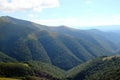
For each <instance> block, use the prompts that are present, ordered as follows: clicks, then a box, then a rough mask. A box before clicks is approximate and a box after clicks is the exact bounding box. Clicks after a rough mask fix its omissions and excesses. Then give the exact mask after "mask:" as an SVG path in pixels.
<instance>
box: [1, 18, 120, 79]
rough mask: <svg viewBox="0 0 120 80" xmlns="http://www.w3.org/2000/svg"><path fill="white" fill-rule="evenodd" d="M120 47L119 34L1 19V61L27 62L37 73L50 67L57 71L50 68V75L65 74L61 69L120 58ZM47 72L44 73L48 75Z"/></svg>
mask: <svg viewBox="0 0 120 80" xmlns="http://www.w3.org/2000/svg"><path fill="white" fill-rule="evenodd" d="M119 44H120V33H119V30H118V31H117V32H115V31H112V32H111V31H110V32H105V31H100V30H97V29H90V30H80V29H74V28H69V27H67V26H58V27H51V26H45V25H40V24H36V23H33V22H29V21H25V20H20V19H16V18H12V17H9V16H2V17H0V61H1V62H27V63H28V64H29V65H30V67H32V68H34V69H35V68H39V66H41V65H42V64H43V65H45V68H48V67H46V65H47V66H48V65H50V66H54V67H53V69H52V67H49V68H48V71H51V70H58V71H59V72H58V75H60V74H62V73H64V71H62V70H61V69H63V70H70V69H71V68H73V67H76V66H78V65H80V64H82V63H84V62H86V61H88V60H90V59H94V58H97V57H101V56H113V55H119V54H120V45H119ZM31 61H33V62H31ZM36 62H37V63H36ZM39 62H41V63H39ZM33 64H35V65H37V66H34V65H33ZM86 64H87V63H86ZM55 66H56V67H55ZM43 68H44V67H43ZM45 68H44V69H43V72H44V71H45V73H48V71H47V70H45ZM40 69H41V68H40ZM40 69H38V70H40ZM35 71H37V70H36V69H35ZM34 74H38V73H36V72H35V73H34ZM42 74H44V73H42ZM49 74H51V75H52V76H53V75H55V74H56V73H51V72H49ZM55 76H56V75H55ZM52 79H53V78H52ZM52 79H51V80H52ZM55 80H56V79H55ZM75 80H77V79H75Z"/></svg>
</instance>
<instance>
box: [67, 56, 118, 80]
mask: <svg viewBox="0 0 120 80" xmlns="http://www.w3.org/2000/svg"><path fill="white" fill-rule="evenodd" d="M119 66H120V56H110V57H100V58H96V59H93V60H90V61H88V62H86V63H84V64H82V65H79V66H77V67H75V68H73V69H71V70H70V71H68V76H69V80H119V79H120V76H119V74H120V67H119Z"/></svg>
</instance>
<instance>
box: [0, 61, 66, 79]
mask: <svg viewBox="0 0 120 80" xmlns="http://www.w3.org/2000/svg"><path fill="white" fill-rule="evenodd" d="M0 76H1V78H2V77H3V78H5V77H6V78H17V79H20V80H41V79H43V80H60V79H63V78H65V72H64V71H63V70H61V69H59V68H57V67H55V66H53V65H50V64H46V63H41V62H27V63H11V62H9V63H3V62H2V63H0Z"/></svg>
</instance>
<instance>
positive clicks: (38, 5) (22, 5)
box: [0, 0, 59, 11]
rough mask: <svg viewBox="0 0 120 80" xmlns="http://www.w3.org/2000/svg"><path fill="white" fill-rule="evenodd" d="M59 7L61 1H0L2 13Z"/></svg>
mask: <svg viewBox="0 0 120 80" xmlns="http://www.w3.org/2000/svg"><path fill="white" fill-rule="evenodd" d="M58 6H59V0H11V1H9V0H0V11H19V10H20V11H21V10H22V11H24V10H32V11H41V10H42V9H44V8H54V7H58Z"/></svg>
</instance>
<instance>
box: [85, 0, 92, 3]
mask: <svg viewBox="0 0 120 80" xmlns="http://www.w3.org/2000/svg"><path fill="white" fill-rule="evenodd" d="M85 3H86V4H92V3H93V1H91V0H86V1H85Z"/></svg>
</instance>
